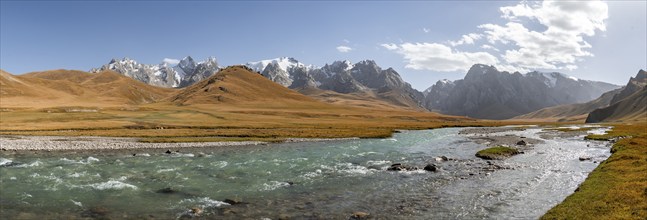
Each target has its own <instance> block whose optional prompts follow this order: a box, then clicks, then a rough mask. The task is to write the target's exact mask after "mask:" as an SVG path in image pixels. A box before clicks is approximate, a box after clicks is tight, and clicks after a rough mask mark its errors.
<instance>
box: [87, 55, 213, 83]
mask: <svg viewBox="0 0 647 220" xmlns="http://www.w3.org/2000/svg"><path fill="white" fill-rule="evenodd" d="M219 69H220V67H219V66H218V63H217V62H216V59H215V58H213V57H209V58H208V59H207V60H205V61H201V62H195V61H194V60H193V58H192V57H191V56H187V57H185V58H183V59H182V60H176V59H171V58H165V59H164V60H162V62H161V63H160V64H157V65H151V64H140V63H138V62H137V61H135V60H133V59H130V58H127V57H126V58H123V59H120V60H118V59H112V60H111V61H110V62H109V63H108V64H106V65H103V66H101V67H100V68H93V69H92V70H90V72H94V73H96V72H101V71H105V70H112V71H115V72H117V73H120V74H123V75H124V76H128V77H130V78H133V79H136V80H139V81H141V82H144V83H147V84H150V85H154V86H160V87H170V88H179V87H185V86H188V85H191V84H193V83H195V82H197V81H200V80H202V79H205V78H207V77H209V76H211V75H212V74H214V73H215V72H217V71H218V70H219Z"/></svg>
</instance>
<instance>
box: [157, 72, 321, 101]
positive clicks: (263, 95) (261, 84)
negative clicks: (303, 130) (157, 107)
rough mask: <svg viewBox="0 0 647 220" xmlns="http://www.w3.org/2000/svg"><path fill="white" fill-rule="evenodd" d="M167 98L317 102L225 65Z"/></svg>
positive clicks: (261, 77) (169, 99)
mask: <svg viewBox="0 0 647 220" xmlns="http://www.w3.org/2000/svg"><path fill="white" fill-rule="evenodd" d="M166 100H168V101H171V102H173V103H175V104H179V105H190V104H218V103H227V104H244V103H262V102H266V103H289V102H299V103H318V102H317V101H316V100H314V99H312V98H309V97H306V96H304V95H302V94H299V93H298V92H295V91H293V90H291V89H288V88H286V87H283V86H281V85H279V84H277V83H275V82H272V81H270V80H268V79H267V78H265V77H263V76H261V75H260V74H258V73H255V72H252V71H249V70H248V69H246V68H245V67H243V66H233V67H228V68H225V69H223V70H221V71H219V72H218V73H216V74H214V75H212V76H210V77H209V78H207V79H205V80H202V81H200V82H198V83H196V84H193V85H191V86H188V87H186V88H184V89H182V90H180V91H178V92H177V93H176V94H174V95H172V96H171V97H169V98H167V99H166Z"/></svg>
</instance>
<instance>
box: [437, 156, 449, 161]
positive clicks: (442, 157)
mask: <svg viewBox="0 0 647 220" xmlns="http://www.w3.org/2000/svg"><path fill="white" fill-rule="evenodd" d="M448 160H449V158H447V157H446V156H440V157H436V161H448Z"/></svg>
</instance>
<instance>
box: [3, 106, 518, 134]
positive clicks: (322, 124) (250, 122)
mask: <svg viewBox="0 0 647 220" xmlns="http://www.w3.org/2000/svg"><path fill="white" fill-rule="evenodd" d="M330 106H332V107H327V108H321V107H320V106H316V107H317V108H315V107H312V106H299V105H294V106H293V108H287V109H286V108H285V107H284V106H283V107H281V108H279V107H274V106H271V105H264V106H263V107H258V106H254V105H252V104H250V105H248V106H224V105H193V106H190V107H187V106H177V105H171V104H168V105H165V104H159V103H156V104H151V105H145V106H136V107H131V108H128V107H112V108H111V107H102V108H98V107H57V108H24V109H21V108H4V109H2V111H0V122H1V126H0V135H18V136H21V135H28V136H102V137H127V138H137V140H138V141H140V142H148V143H162V142H223V141H224V142H230V141H263V142H281V141H286V140H289V139H290V138H351V137H357V138H382V137H390V136H391V135H392V133H393V132H396V131H397V130H420V129H431V128H439V127H466V126H500V125H504V124H509V123H512V122H496V121H480V120H474V119H470V118H465V117H456V116H444V115H439V114H435V113H429V112H415V111H397V110H384V109H373V110H371V109H358V108H344V107H342V106H335V105H330ZM360 110H361V111H360Z"/></svg>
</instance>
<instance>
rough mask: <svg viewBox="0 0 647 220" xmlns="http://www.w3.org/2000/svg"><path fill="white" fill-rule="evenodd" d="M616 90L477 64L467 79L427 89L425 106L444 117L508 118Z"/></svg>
mask: <svg viewBox="0 0 647 220" xmlns="http://www.w3.org/2000/svg"><path fill="white" fill-rule="evenodd" d="M616 88H618V86H615V85H612V84H608V83H603V82H595V81H588V80H580V79H577V78H574V77H568V76H566V75H563V74H561V73H540V72H530V73H527V74H521V73H518V72H517V73H508V72H500V71H498V70H497V69H496V68H494V67H493V66H486V65H481V64H476V65H474V66H472V67H471V68H470V70H469V71H468V72H467V74H466V75H465V77H464V79H461V80H456V81H454V82H450V81H440V82H438V83H436V84H435V85H433V86H432V87H430V88H429V89H427V90H426V91H428V92H427V95H426V97H425V99H424V100H425V101H424V105H425V106H426V107H427V108H428V109H430V110H435V111H439V112H442V113H445V114H451V115H461V116H469V117H474V118H483V119H507V118H512V117H515V116H518V115H522V114H526V113H529V112H533V111H536V110H539V109H542V108H546V107H550V106H556V105H562V104H572V103H581V102H587V101H590V100H593V99H595V98H597V97H599V96H600V95H601V94H602V93H604V92H607V91H610V90H613V89H616Z"/></svg>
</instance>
